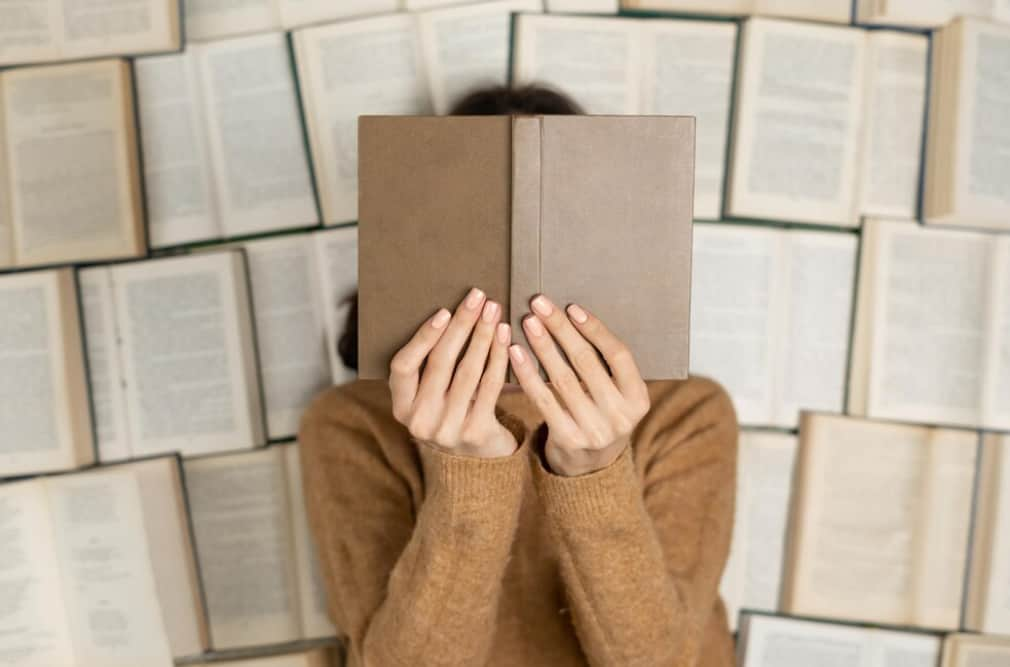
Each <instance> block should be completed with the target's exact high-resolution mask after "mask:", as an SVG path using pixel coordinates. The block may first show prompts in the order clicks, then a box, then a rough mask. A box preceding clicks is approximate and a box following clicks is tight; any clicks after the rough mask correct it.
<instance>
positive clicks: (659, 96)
mask: <svg viewBox="0 0 1010 667" xmlns="http://www.w3.org/2000/svg"><path fill="white" fill-rule="evenodd" d="M736 38H737V26H736V24H734V23H727V22H714V21H678V20H665V19H663V20H652V19H650V20H642V19H629V18H601V17H570V16H535V15H520V16H519V17H518V19H517V20H516V35H515V50H514V53H513V64H512V71H513V78H514V80H515V81H516V82H517V83H520V84H521V83H532V82H540V83H546V84H549V85H552V86H555V87H557V88H558V89H560V90H562V91H564V92H565V93H567V94H569V95H571V96H572V97H573V98H574V99H575V101H576V102H577V103H578V104H579V105H580V106H582V107H583V109H584V110H585V111H586V112H587V113H591V114H669V115H684V116H695V117H696V118H697V147H696V157H695V161H696V164H697V169H696V175H695V195H694V196H695V202H694V203H695V205H694V217H695V218H696V219H704V220H713V219H718V218H719V217H721V213H722V196H723V181H724V176H725V174H724V166H723V165H724V162H725V159H726V141H727V137H728V134H729V113H730V111H729V109H730V95H731V92H732V85H733V59H734V54H735V53H736Z"/></svg>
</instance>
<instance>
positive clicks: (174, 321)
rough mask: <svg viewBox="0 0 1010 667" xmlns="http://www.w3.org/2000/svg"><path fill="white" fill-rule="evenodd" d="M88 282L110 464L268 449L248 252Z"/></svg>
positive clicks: (89, 335)
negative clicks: (147, 457)
mask: <svg viewBox="0 0 1010 667" xmlns="http://www.w3.org/2000/svg"><path fill="white" fill-rule="evenodd" d="M80 282H81V294H82V304H83V310H84V327H85V332H86V340H87V351H88V358H89V360H90V363H89V368H88V371H89V375H90V378H91V388H92V399H93V401H94V404H95V426H96V431H97V434H98V456H99V458H100V459H101V460H102V461H113V460H121V459H126V458H131V457H136V456H143V455H150V454H158V453H164V452H173V451H178V452H181V453H182V454H183V455H191V454H201V453H208V452H218V451H225V450H231V449H241V448H249V447H253V446H255V445H259V444H262V443H263V442H264V440H265V436H264V428H263V414H262V410H261V407H260V383H259V374H258V369H257V365H256V351H255V346H254V344H253V324H252V313H251V309H250V298H249V294H248V289H247V276H246V268H245V261H244V257H243V256H242V253H241V252H239V251H227V252H216V253H204V254H198V255H193V256H182V257H171V258H163V259H155V260H148V261H142V262H130V263H125V264H118V265H110V266H97V267H91V268H86V269H82V270H81V272H80Z"/></svg>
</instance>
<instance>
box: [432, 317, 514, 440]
mask: <svg viewBox="0 0 1010 667" xmlns="http://www.w3.org/2000/svg"><path fill="white" fill-rule="evenodd" d="M500 319H501V306H500V305H498V304H497V303H495V302H494V301H486V302H485V303H484V309H483V310H482V311H481V316H480V321H479V322H477V326H476V327H475V328H474V330H473V336H472V337H471V338H470V345H469V346H467V349H466V353H465V354H464V355H463V359H462V360H461V361H460V362H459V366H457V367H456V372H455V374H454V375H453V377H452V383H451V384H450V385H449V396H448V399H447V405H446V410H445V419H444V424H445V425H446V426H447V427H448V428H450V429H451V430H453V432H458V428H459V427H460V426H461V425H462V424H463V420H464V419H465V418H466V413H467V411H468V410H469V409H470V399H471V398H473V395H474V392H475V391H476V390H477V385H478V384H479V383H480V378H481V376H482V375H483V374H484V365H485V364H486V363H487V358H488V350H489V349H490V348H491V341H492V340H493V339H494V330H495V325H496V324H498V321H499V320H500Z"/></svg>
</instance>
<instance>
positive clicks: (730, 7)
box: [621, 0, 754, 14]
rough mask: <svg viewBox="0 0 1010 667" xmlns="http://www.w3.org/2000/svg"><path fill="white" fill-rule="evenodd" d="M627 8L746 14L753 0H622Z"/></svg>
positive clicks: (750, 8)
mask: <svg viewBox="0 0 1010 667" xmlns="http://www.w3.org/2000/svg"><path fill="white" fill-rule="evenodd" d="M621 4H622V6H623V7H626V8H628V9H648V10H655V11H666V12H686V13H697V14H746V13H748V12H750V11H752V10H753V9H754V0H622V3H621Z"/></svg>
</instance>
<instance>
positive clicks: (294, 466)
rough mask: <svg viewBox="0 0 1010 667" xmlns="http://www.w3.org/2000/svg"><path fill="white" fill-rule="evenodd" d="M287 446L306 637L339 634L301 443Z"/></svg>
mask: <svg viewBox="0 0 1010 667" xmlns="http://www.w3.org/2000/svg"><path fill="white" fill-rule="evenodd" d="M283 449H284V456H285V460H284V462H285V466H284V467H285V471H286V472H287V480H288V493H289V494H290V495H289V498H290V501H289V502H290V505H291V527H292V534H293V536H294V545H295V555H296V559H297V563H298V598H299V601H300V602H301V615H302V629H303V634H304V635H305V636H306V637H330V636H333V635H335V634H336V629H335V628H334V627H333V623H332V622H331V621H330V617H329V613H328V611H327V604H326V589H325V587H324V585H323V579H322V572H321V571H320V569H319V552H318V551H317V550H316V545H315V541H314V538H313V536H312V532H311V530H310V529H309V522H308V517H307V515H306V509H305V488H304V485H303V483H302V469H301V460H300V457H299V452H298V443H292V444H290V445H285V446H284V447H283Z"/></svg>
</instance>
